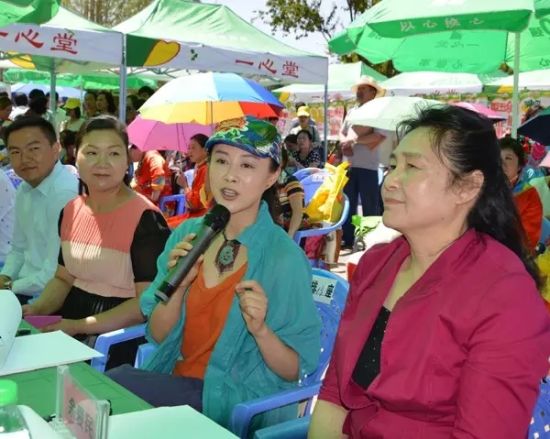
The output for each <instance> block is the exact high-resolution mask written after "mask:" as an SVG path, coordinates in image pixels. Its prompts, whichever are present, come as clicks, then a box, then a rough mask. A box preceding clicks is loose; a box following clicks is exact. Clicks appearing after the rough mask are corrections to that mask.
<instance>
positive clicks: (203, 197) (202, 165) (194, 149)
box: [168, 134, 212, 229]
mask: <svg viewBox="0 0 550 439" xmlns="http://www.w3.org/2000/svg"><path fill="white" fill-rule="evenodd" d="M207 140H208V136H206V135H204V134H195V135H194V136H193V137H191V139H190V141H189V151H188V152H187V154H188V156H189V160H191V162H192V163H195V175H194V177H193V184H192V185H191V186H189V183H188V182H187V178H186V177H185V175H184V174H180V175H178V178H177V180H176V182H177V183H178V185H180V186H181V187H182V188H183V193H184V194H185V213H184V214H183V215H176V216H173V217H170V218H168V225H169V226H170V228H172V229H174V228H176V227H177V226H178V225H179V224H181V223H182V222H183V221H185V220H186V219H188V218H196V217H199V216H203V215H204V214H206V211H207V210H208V207H209V204H210V199H211V198H212V197H211V195H209V193H210V191H209V190H208V188H207V187H206V175H207V171H208V166H207V164H206V161H207V158H208V153H207V151H206V148H205V146H206V141H207Z"/></svg>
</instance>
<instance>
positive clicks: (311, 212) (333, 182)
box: [305, 162, 349, 223]
mask: <svg viewBox="0 0 550 439" xmlns="http://www.w3.org/2000/svg"><path fill="white" fill-rule="evenodd" d="M348 167H349V163H347V162H344V163H341V164H340V165H338V166H333V165H331V164H329V163H327V164H325V170H326V171H327V173H328V176H327V177H326V178H325V181H324V182H323V183H322V184H321V186H320V187H319V189H317V191H316V192H315V194H314V195H313V198H312V199H311V201H310V203H309V204H308V206H307V207H306V209H305V213H306V214H307V216H308V217H309V220H310V221H311V222H312V223H320V222H329V223H335V222H337V221H338V220H339V219H340V217H341V216H342V210H343V209H344V194H343V191H344V186H345V185H346V183H347V182H348V180H349V179H348V177H347V175H346V172H347V169H348Z"/></svg>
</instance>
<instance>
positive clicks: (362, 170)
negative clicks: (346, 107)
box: [340, 76, 385, 248]
mask: <svg viewBox="0 0 550 439" xmlns="http://www.w3.org/2000/svg"><path fill="white" fill-rule="evenodd" d="M352 90H353V91H354V92H355V94H356V98H357V106H356V107H354V108H352V109H351V110H350V111H349V112H348V115H347V116H346V120H345V121H344V124H343V125H342V129H341V130H340V145H341V147H342V154H343V156H344V160H345V161H348V162H351V166H350V168H349V171H348V177H349V181H348V183H347V184H346V186H345V188H344V192H345V193H346V195H347V196H348V199H349V203H350V212H349V216H348V219H347V220H346V222H345V224H344V227H343V232H344V233H343V241H344V243H343V247H348V248H351V247H352V246H353V241H354V238H355V233H354V232H355V230H354V227H353V225H352V223H351V217H352V216H353V215H356V214H357V207H358V205H359V197H361V208H362V211H363V216H371V215H379V214H380V193H379V188H378V167H379V165H380V157H379V153H380V152H379V148H378V146H379V145H380V143H381V142H382V141H383V140H384V138H385V137H384V135H383V134H381V133H379V132H376V131H375V130H373V129H372V128H370V127H353V129H352V127H351V124H350V123H349V122H348V117H349V115H350V114H352V113H353V112H354V111H355V110H356V109H357V108H359V107H361V106H362V105H363V104H365V103H367V102H369V101H371V100H372V99H375V98H378V97H381V96H384V93H385V90H384V89H383V88H382V87H380V86H379V85H378V83H377V82H376V81H375V80H374V79H373V78H371V77H370V76H362V77H361V78H360V79H359V81H358V82H357V84H355V85H354V86H353V87H352Z"/></svg>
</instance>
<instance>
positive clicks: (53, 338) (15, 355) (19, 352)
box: [0, 331, 102, 376]
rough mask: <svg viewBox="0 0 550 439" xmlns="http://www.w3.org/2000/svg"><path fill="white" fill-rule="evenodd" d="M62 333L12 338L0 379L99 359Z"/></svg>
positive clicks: (96, 355) (91, 351) (88, 349)
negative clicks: (30, 371)
mask: <svg viewBox="0 0 550 439" xmlns="http://www.w3.org/2000/svg"><path fill="white" fill-rule="evenodd" d="M101 356H102V354H100V353H99V352H97V351H94V350H93V349H91V348H89V347H88V346H86V345H85V344H82V343H80V342H79V341H78V340H75V339H74V338H72V337H70V336H68V335H67V334H65V333H64V332H61V331H55V332H48V333H44V334H32V335H25V336H22V337H15V341H14V342H13V346H12V348H11V351H10V354H9V355H8V358H7V359H6V362H5V363H4V366H3V367H2V368H0V376H3V375H10V374H12V373H19V372H27V371H29V370H36V369H44V368H46V367H53V366H58V365H61V364H69V363H76V362H78V361H84V360H89V359H90V358H95V357H101Z"/></svg>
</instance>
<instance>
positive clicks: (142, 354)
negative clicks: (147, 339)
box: [134, 343, 155, 369]
mask: <svg viewBox="0 0 550 439" xmlns="http://www.w3.org/2000/svg"><path fill="white" fill-rule="evenodd" d="M154 350H155V345H154V344H153V343H144V344H142V345H139V346H138V350H137V353H136V361H135V362H134V367H135V368H136V369H140V368H141V367H142V366H143V364H144V363H145V360H147V357H149V355H151V354H152V353H153V351H154Z"/></svg>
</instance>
